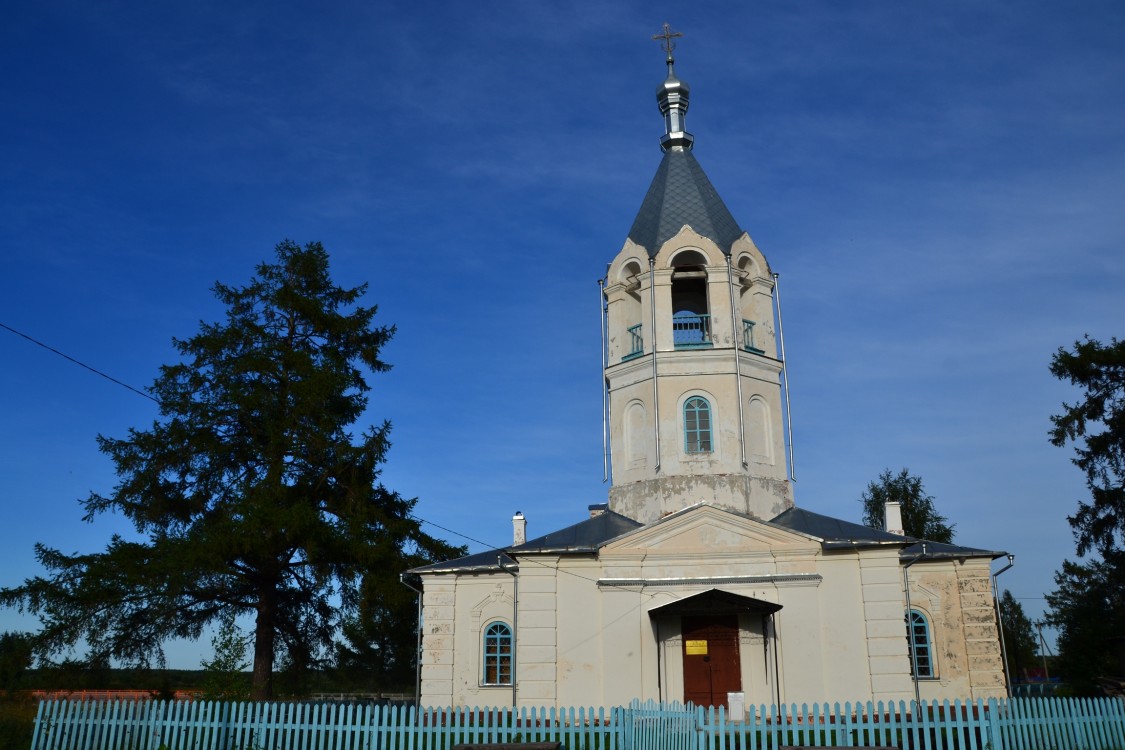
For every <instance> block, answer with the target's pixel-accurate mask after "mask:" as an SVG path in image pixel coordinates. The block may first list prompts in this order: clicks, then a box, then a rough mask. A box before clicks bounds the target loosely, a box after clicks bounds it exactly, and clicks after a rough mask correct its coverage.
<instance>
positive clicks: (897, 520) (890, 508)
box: [883, 500, 906, 536]
mask: <svg viewBox="0 0 1125 750" xmlns="http://www.w3.org/2000/svg"><path fill="white" fill-rule="evenodd" d="M883 517H884V519H885V523H884V525H883V528H884V529H885V530H886V532H887V533H888V534H898V535H899V536H906V532H905V531H903V530H902V503H898V502H895V501H894V500H888V501H887V505H886V510H885V511H884V515H883Z"/></svg>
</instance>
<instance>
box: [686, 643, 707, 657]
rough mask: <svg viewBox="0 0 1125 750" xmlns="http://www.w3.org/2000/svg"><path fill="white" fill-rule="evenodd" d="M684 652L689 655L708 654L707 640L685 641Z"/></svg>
mask: <svg viewBox="0 0 1125 750" xmlns="http://www.w3.org/2000/svg"><path fill="white" fill-rule="evenodd" d="M684 653H685V654H687V655H688V656H707V641H685V642H684Z"/></svg>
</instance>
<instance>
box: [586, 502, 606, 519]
mask: <svg viewBox="0 0 1125 750" xmlns="http://www.w3.org/2000/svg"><path fill="white" fill-rule="evenodd" d="M607 510H609V503H597V504H595V505H591V506H590V518H597V517H598V516H600V515H602V514H603V513H605V512H606V511H607Z"/></svg>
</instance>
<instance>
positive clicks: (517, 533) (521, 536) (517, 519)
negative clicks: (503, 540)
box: [512, 510, 527, 547]
mask: <svg viewBox="0 0 1125 750" xmlns="http://www.w3.org/2000/svg"><path fill="white" fill-rule="evenodd" d="M526 541H527V519H526V518H524V517H523V513H520V512H519V511H518V510H517V511H516V514H515V515H514V516H512V546H513V547H518V546H519V545H521V544H523V543H524V542H526Z"/></svg>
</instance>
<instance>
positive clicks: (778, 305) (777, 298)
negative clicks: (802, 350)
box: [773, 273, 797, 482]
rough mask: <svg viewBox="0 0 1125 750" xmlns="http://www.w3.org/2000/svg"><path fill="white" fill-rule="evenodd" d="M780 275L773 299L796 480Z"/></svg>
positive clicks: (794, 471) (791, 462)
mask: <svg viewBox="0 0 1125 750" xmlns="http://www.w3.org/2000/svg"><path fill="white" fill-rule="evenodd" d="M779 279H780V275H779V274H776V273H775V274H774V275H773V301H774V307H775V308H776V309H777V335H778V341H779V342H780V344H781V382H782V385H784V386H785V429H786V432H787V433H788V435H789V478H790V479H792V480H793V481H794V482H796V481H797V460H796V458H794V455H793V454H794V451H793V410H792V409H791V408H790V405H789V362H788V361H786V359H785V325H784V324H783V323H782V322H781V283H780V281H779Z"/></svg>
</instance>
